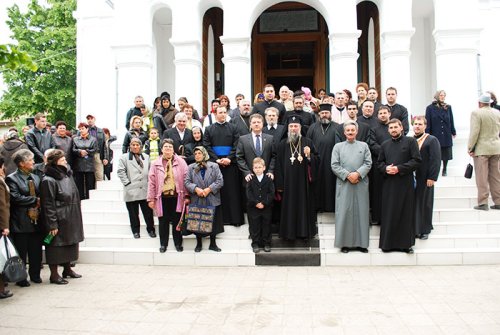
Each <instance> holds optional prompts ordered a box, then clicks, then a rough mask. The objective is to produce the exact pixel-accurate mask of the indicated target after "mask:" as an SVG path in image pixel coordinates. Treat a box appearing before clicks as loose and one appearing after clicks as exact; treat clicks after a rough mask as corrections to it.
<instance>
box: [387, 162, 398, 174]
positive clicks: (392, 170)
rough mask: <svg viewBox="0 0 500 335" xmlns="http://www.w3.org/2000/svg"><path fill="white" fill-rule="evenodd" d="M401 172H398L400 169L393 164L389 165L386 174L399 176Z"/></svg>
mask: <svg viewBox="0 0 500 335" xmlns="http://www.w3.org/2000/svg"><path fill="white" fill-rule="evenodd" d="M398 172H399V170H398V167H397V166H394V164H391V165H387V166H386V167H385V173H387V174H392V175H394V174H398Z"/></svg>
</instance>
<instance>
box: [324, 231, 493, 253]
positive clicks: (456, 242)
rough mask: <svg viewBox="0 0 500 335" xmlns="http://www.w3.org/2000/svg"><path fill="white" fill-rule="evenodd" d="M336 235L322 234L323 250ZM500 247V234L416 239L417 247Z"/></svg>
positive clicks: (375, 239)
mask: <svg viewBox="0 0 500 335" xmlns="http://www.w3.org/2000/svg"><path fill="white" fill-rule="evenodd" d="M334 242H335V235H321V236H320V245H321V250H331V249H334V248H335V247H334ZM378 245H379V236H374V235H371V236H370V242H369V248H370V249H377V248H378ZM451 248H500V234H456V235H453V234H449V235H437V234H430V235H429V239H427V240H420V239H416V240H415V249H418V250H421V249H451Z"/></svg>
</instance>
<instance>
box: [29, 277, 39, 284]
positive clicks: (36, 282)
mask: <svg viewBox="0 0 500 335" xmlns="http://www.w3.org/2000/svg"><path fill="white" fill-rule="evenodd" d="M31 281H32V282H33V283H35V284H41V283H42V278H35V279H31Z"/></svg>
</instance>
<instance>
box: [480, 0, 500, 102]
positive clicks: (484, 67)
mask: <svg viewBox="0 0 500 335" xmlns="http://www.w3.org/2000/svg"><path fill="white" fill-rule="evenodd" d="M480 17H482V18H484V20H482V22H483V27H484V29H483V31H482V33H481V45H480V50H479V53H480V55H481V56H480V64H481V65H480V66H481V79H482V80H481V86H482V90H483V91H493V92H495V94H496V95H497V98H500V75H499V74H500V61H499V59H500V43H499V34H500V24H499V21H498V18H499V17H500V1H498V0H496V1H486V2H485V3H484V4H483V5H482V6H481V9H480Z"/></svg>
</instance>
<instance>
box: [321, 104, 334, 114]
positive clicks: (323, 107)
mask: <svg viewBox="0 0 500 335" xmlns="http://www.w3.org/2000/svg"><path fill="white" fill-rule="evenodd" d="M319 111H320V112H321V111H329V112H331V111H332V104H320V105H319Z"/></svg>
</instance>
